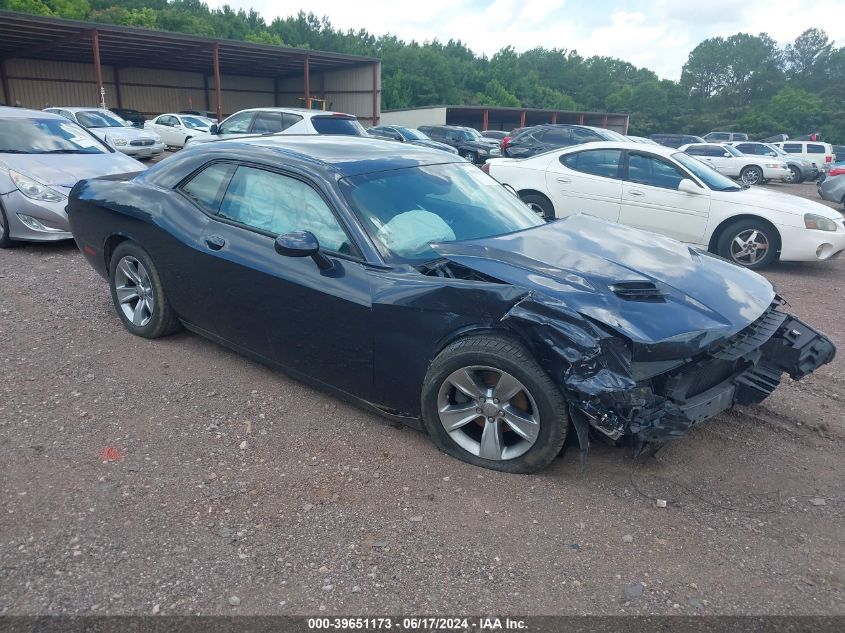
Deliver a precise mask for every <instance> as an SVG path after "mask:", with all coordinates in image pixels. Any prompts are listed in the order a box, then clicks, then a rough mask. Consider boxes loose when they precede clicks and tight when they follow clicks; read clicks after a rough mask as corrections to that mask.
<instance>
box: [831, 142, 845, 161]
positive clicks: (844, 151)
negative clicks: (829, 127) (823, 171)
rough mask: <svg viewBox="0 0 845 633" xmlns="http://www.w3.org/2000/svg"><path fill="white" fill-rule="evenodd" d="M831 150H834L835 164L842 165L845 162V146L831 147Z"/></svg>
mask: <svg viewBox="0 0 845 633" xmlns="http://www.w3.org/2000/svg"><path fill="white" fill-rule="evenodd" d="M830 149H832V150H833V156H834V158H833V162H834V163H841V162H843V161H845V145H831V146H830Z"/></svg>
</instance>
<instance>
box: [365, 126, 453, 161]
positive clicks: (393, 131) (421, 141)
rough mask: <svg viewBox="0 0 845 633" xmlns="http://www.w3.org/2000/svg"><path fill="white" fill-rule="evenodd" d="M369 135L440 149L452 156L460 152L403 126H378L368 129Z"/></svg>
mask: <svg viewBox="0 0 845 633" xmlns="http://www.w3.org/2000/svg"><path fill="white" fill-rule="evenodd" d="M367 134H369V135H370V136H375V137H377V138H381V139H388V140H390V141H399V142H401V143H410V144H411V145H419V146H420V147H431V148H433V149H439V150H442V151H444V152H449V153H450V154H457V153H458V150H457V149H455V148H454V147H452V146H451V145H446V143H438V142H437V141H432V140H431V139H430V138H428V136H426V135H425V134H423V133H422V132H420V131H419V130H413V129H411V128H409V127H402V126H401V125H378V126H375V127H371V128H368V129H367Z"/></svg>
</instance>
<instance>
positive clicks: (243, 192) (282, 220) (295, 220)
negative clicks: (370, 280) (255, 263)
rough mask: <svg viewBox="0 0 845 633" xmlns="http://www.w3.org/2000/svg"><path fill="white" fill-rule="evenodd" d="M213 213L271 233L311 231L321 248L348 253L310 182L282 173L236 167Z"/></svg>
mask: <svg viewBox="0 0 845 633" xmlns="http://www.w3.org/2000/svg"><path fill="white" fill-rule="evenodd" d="M217 215H219V216H221V217H223V218H226V219H228V220H233V221H234V222H237V223H239V224H243V225H246V226H249V227H252V228H255V229H259V230H261V231H266V232H268V233H272V234H274V235H281V234H282V233H289V232H291V231H311V233H313V234H314V235H315V236H316V237H317V240H319V242H320V246H321V248H325V249H327V250H330V251H339V252H346V253H348V252H350V241H349V239H348V238H347V236H346V232H345V231H344V230H343V228H341V226H340V223H339V222H338V221H337V218H336V217H335V215H334V213H333V212H332V210H331V209H330V208H329V206H328V204H326V202H325V200H323V198H322V197H321V196H320V194H318V193H317V192H316V191H315V190H314V189H313V188H312V187H311V186H310V185H308V184H306V183H304V182H302V181H301V180H297V179H296V178H292V177H290V176H285V175H283V174H278V173H275V172H272V171H266V170H264V169H256V168H255V167H245V166H243V165H242V166H239V167H238V169H237V171H236V172H235V175H234V176H233V177H232V181H231V183H230V184H229V188H228V190H227V191H226V195H225V196H223V202H222V203H221V205H220V210H219V211H218V212H217Z"/></svg>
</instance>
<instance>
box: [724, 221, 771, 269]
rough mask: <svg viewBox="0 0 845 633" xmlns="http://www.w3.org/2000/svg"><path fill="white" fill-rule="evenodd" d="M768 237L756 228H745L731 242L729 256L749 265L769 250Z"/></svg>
mask: <svg viewBox="0 0 845 633" xmlns="http://www.w3.org/2000/svg"><path fill="white" fill-rule="evenodd" d="M769 248H770V244H769V238H767V237H766V235H765V234H764V233H762V232H761V231H758V230H757V229H746V230H745V231H742V232H741V233H739V235H737V236H736V237H735V238H734V239H733V241H732V242H731V258H732V259H733V260H734V261H735V262H736V263H738V264H742V265H743V266H750V265H752V264H756V263H757V262H759V261H760V260H761V259H763V258H764V257H765V256H766V254H767V253H768V252H769Z"/></svg>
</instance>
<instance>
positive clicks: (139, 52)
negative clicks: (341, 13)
mask: <svg viewBox="0 0 845 633" xmlns="http://www.w3.org/2000/svg"><path fill="white" fill-rule="evenodd" d="M94 30H96V31H97V34H98V37H99V44H100V60H101V63H102V64H108V65H112V66H118V67H138V66H142V67H146V68H160V69H171V70H185V71H194V72H208V71H209V70H210V69H211V67H212V52H211V51H212V48H213V46H214V45H215V44H216V45H218V46H219V51H220V53H219V54H220V72H221V73H223V74H229V75H251V76H255V77H282V76H285V75H287V74H292V73H301V72H302V66H303V63H304V60H305V57H306V56H307V57H308V60H309V66H310V68H311V71H312V72H318V71H321V70H329V69H336V68H340V67H349V66H356V65H371V64H373V63H374V62H378V61H379V60H378V58H376V57H363V56H360V55H344V54H340V53H329V52H325V51H312V50H307V49H301V48H285V47H282V46H273V45H269V44H255V43H252V42H239V41H234V40H223V39H214V38H209V37H199V36H195V35H184V34H181V33H171V32H167V31H156V30H152V29H140V28H133V27H126V26H115V25H112V24H97V23H93V22H79V21H75V20H62V19H57V18H46V17H42V16H36V15H29V14H25V13H18V12H15V11H0V61H2V60H7V59H14V58H28V59H46V60H54V61H70V62H85V63H90V62H91V59H92V55H93V53H92V44H91V38H92V33H93V32H94Z"/></svg>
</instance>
